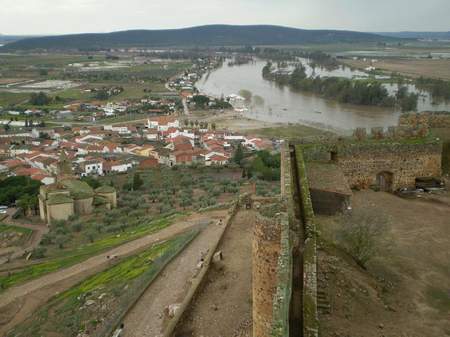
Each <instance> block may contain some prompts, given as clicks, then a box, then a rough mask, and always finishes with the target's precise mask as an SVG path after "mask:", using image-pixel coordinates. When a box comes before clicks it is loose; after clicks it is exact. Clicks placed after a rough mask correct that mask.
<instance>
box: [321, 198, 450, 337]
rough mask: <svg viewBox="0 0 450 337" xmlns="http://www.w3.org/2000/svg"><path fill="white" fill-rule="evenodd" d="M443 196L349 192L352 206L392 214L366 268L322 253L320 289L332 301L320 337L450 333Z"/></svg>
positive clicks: (449, 237) (326, 223) (448, 217)
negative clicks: (382, 240)
mask: <svg viewBox="0 0 450 337" xmlns="http://www.w3.org/2000/svg"><path fill="white" fill-rule="evenodd" d="M448 197H449V194H448V193H447V195H443V196H439V195H433V196H430V197H429V198H428V197H427V198H425V200H421V199H415V200H411V199H402V198H399V197H397V196H394V195H392V194H388V193H383V192H372V191H361V192H356V193H354V195H353V199H352V200H353V201H352V203H353V209H367V208H375V209H377V210H379V211H380V212H382V213H383V214H385V215H386V216H387V217H388V218H389V219H390V231H389V234H388V235H387V238H386V239H387V241H388V242H387V243H386V246H385V247H383V249H382V250H381V251H380V252H379V253H378V254H377V255H376V256H375V257H374V258H373V260H371V261H370V263H369V264H368V270H363V269H362V268H360V267H358V266H357V265H356V264H355V263H354V262H353V261H352V260H350V262H349V259H348V256H346V255H345V254H340V253H339V254H330V253H329V252H328V251H327V252H320V254H319V263H318V264H319V289H320V288H321V287H320V285H321V284H322V285H324V286H325V287H324V289H323V290H324V292H325V293H326V294H327V295H328V296H329V297H330V299H329V300H330V304H331V314H329V315H328V314H326V315H323V316H321V317H320V319H321V329H322V331H321V336H323V337H335V336H350V337H355V336H365V337H379V336H381V335H384V336H389V337H390V336H408V337H443V336H449V332H450V320H449V317H450V316H449V314H450V296H449V294H450V269H449V261H450V249H449V247H450V206H449V205H448V204H447V203H446V200H447V198H448ZM439 199H442V200H441V201H439ZM317 219H318V222H319V223H320V224H321V228H322V231H327V230H329V229H332V228H333V227H335V228H338V226H336V224H335V223H334V222H333V221H334V220H333V217H324V216H320V217H318V218H317ZM330 220H331V221H330ZM333 232H334V233H336V230H334V231H333ZM320 274H322V275H321V276H320ZM368 317H370V319H368Z"/></svg>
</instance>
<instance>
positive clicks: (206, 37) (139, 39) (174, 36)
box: [2, 25, 392, 51]
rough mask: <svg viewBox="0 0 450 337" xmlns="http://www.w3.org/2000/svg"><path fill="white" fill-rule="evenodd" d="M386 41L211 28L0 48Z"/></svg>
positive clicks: (331, 33) (345, 34)
mask: <svg viewBox="0 0 450 337" xmlns="http://www.w3.org/2000/svg"><path fill="white" fill-rule="evenodd" d="M390 39H392V38H390V37H383V36H380V35H376V34H371V33H361V32H352V31H338V30H304V29H296V28H287V27H280V26H264V25H262V26H228V25H211V26H200V27H191V28H183V29H169V30H129V31H121V32H113V33H98V34H74V35H60V36H47V37H40V38H30V39H24V40H21V41H17V42H14V43H10V44H8V45H6V46H4V47H3V48H2V49H4V50H9V51H12V50H30V49H46V50H51V49H60V50H61V49H84V50H85V49H107V48H119V47H171V46H184V47H188V46H232V45H294V44H305V43H335V42H347V43H356V42H381V41H386V40H390Z"/></svg>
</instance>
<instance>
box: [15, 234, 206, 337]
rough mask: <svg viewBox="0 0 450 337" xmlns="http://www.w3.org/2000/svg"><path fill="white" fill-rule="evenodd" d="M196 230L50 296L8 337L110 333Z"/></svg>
mask: <svg viewBox="0 0 450 337" xmlns="http://www.w3.org/2000/svg"><path fill="white" fill-rule="evenodd" d="M198 233H199V231H197V230H193V231H190V232H187V233H184V234H181V235H179V236H178V237H176V238H174V239H171V240H169V241H165V242H162V243H159V244H155V245H153V246H152V247H150V248H148V249H147V250H145V251H144V252H142V253H140V254H137V255H134V256H131V257H128V258H126V259H124V260H123V261H122V262H120V263H119V264H117V265H115V266H113V267H111V268H109V269H107V270H105V271H103V272H101V273H98V274H96V275H94V276H92V277H89V278H87V279H86V280H84V281H82V282H81V283H79V284H78V285H76V286H74V287H73V288H71V289H68V290H67V291H65V292H63V293H61V294H59V295H57V296H55V297H53V298H52V299H50V300H49V302H48V303H47V304H45V305H44V306H43V307H41V308H40V309H39V310H38V311H37V312H36V313H34V314H33V316H32V317H31V318H29V319H28V320H27V321H25V322H24V323H22V324H20V325H19V326H17V327H16V328H15V329H14V330H13V331H11V332H10V333H9V334H8V335H7V336H23V335H24V334H25V335H26V336H29V337H34V336H36V337H37V336H47V335H51V336H61V337H63V336H64V337H70V336H74V337H75V336H77V335H78V334H79V333H81V332H84V331H87V330H89V331H93V330H94V329H96V335H98V336H100V335H102V336H103V335H104V336H106V335H109V333H110V330H111V329H112V328H113V327H114V324H115V323H117V322H118V321H119V320H120V318H121V316H122V315H123V313H124V312H125V311H126V309H127V308H128V307H129V305H130V304H131V303H132V302H133V301H134V300H135V299H136V298H138V297H139V296H140V294H141V293H142V292H143V291H144V290H145V289H146V287H147V286H148V285H149V284H150V283H151V282H152V281H153V280H154V279H155V278H156V276H157V275H158V273H159V272H160V271H161V270H162V269H163V268H164V266H165V265H166V264H167V263H168V262H170V261H171V260H172V259H173V258H174V257H175V256H176V255H177V254H178V253H179V252H181V251H182V250H183V249H184V248H185V247H186V245H187V244H189V243H190V242H191V241H192V240H193V239H194V238H195V237H196V236H197V234H198ZM88 301H90V302H88ZM86 303H92V304H91V305H89V306H88V305H87V304H86ZM101 304H102V307H103V309H102V308H101V307H100V305H101Z"/></svg>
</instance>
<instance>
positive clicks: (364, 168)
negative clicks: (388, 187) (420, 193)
mask: <svg viewBox="0 0 450 337" xmlns="http://www.w3.org/2000/svg"><path fill="white" fill-rule="evenodd" d="M303 148H304V153H305V160H306V161H329V160H331V157H332V156H331V153H334V156H333V157H334V160H335V161H336V164H337V165H338V166H340V167H341V169H342V170H343V172H344V175H345V177H346V178H347V180H348V183H349V185H350V187H351V188H359V189H367V188H369V187H370V186H371V185H375V184H376V183H377V175H378V174H380V173H382V172H390V173H392V174H393V181H392V189H394V190H395V189H397V188H400V187H412V186H414V185H415V179H416V178H418V177H439V176H441V175H442V144H441V143H440V142H435V141H426V140H423V141H422V140H401V141H395V140H392V141H391V140H389V141H388V140H382V141H367V142H354V143H351V142H350V143H348V142H341V143H336V144H314V145H308V146H306V147H303Z"/></svg>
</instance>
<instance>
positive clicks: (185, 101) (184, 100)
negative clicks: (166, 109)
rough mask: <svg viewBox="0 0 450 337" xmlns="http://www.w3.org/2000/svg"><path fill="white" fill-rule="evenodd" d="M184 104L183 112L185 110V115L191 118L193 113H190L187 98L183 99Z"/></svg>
mask: <svg viewBox="0 0 450 337" xmlns="http://www.w3.org/2000/svg"><path fill="white" fill-rule="evenodd" d="M182 102H183V110H184V114H185V115H186V116H189V115H190V114H191V113H190V112H189V107H188V104H187V100H186V98H185V97H184V98H183V99H182Z"/></svg>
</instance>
